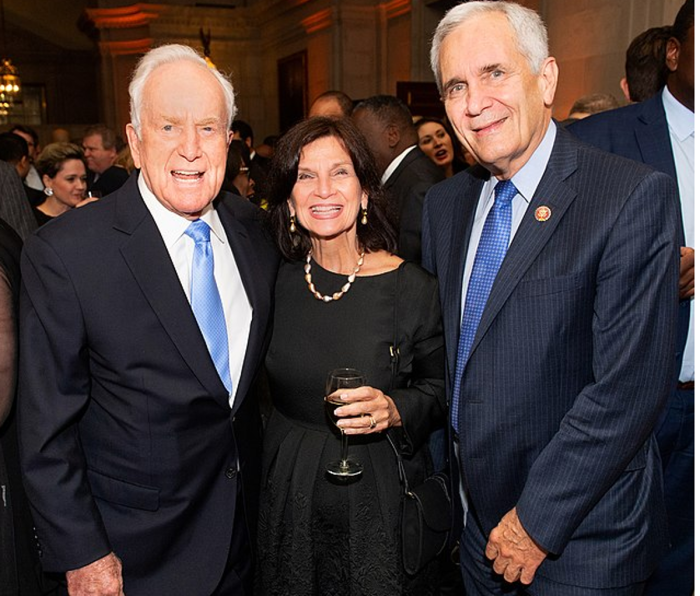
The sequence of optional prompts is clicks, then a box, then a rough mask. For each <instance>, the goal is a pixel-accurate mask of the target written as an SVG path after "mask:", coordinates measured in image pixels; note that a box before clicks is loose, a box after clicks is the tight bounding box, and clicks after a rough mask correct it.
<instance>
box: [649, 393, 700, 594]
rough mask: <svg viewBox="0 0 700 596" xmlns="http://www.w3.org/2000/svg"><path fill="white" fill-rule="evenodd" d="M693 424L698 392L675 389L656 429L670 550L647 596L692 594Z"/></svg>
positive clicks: (651, 583) (651, 580) (657, 571)
mask: <svg viewBox="0 0 700 596" xmlns="http://www.w3.org/2000/svg"><path fill="white" fill-rule="evenodd" d="M694 422H695V392H694V391H692V390H686V391H682V390H680V389H679V390H676V391H675V393H674V394H673V395H672V396H671V399H670V402H669V404H668V407H667V408H666V416H665V418H664V420H663V421H662V422H661V424H659V425H658V426H657V429H656V440H657V441H658V443H659V451H660V453H661V460H662V462H663V467H664V502H665V504H666V512H667V514H668V527H669V534H670V536H671V550H670V551H669V552H668V554H667V555H666V556H665V557H664V558H663V559H662V560H661V564H660V565H659V568H658V569H657V570H656V572H655V573H654V575H652V576H651V579H650V580H649V582H648V583H647V589H646V590H645V592H644V594H645V596H669V595H671V594H673V596H690V594H691V593H692V592H693V554H694V537H693V523H694V516H693V506H694V503H693V486H694V473H693V462H694V460H693V450H694V446H695V438H694V430H693V425H694Z"/></svg>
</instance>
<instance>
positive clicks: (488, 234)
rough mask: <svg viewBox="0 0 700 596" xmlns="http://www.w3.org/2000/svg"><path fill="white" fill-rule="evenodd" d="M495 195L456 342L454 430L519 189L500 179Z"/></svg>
mask: <svg viewBox="0 0 700 596" xmlns="http://www.w3.org/2000/svg"><path fill="white" fill-rule="evenodd" d="M494 193H495V198H494V202H493V207H491V211H489V214H488V215H487V216H486V221H485V222H484V229H483V231H482V232H481V239H480V240H479V247H478V248H477V249H476V257H475V258H474V266H473V267H472V273H471V277H470V278H469V287H468V288H467V297H466V299H465V301H464V314H463V315H462V327H461V329H460V332H459V343H458V344H457V366H456V368H455V379H454V383H453V386H454V391H453V393H452V407H451V409H450V421H451V422H452V427H453V428H454V429H455V430H459V397H460V395H459V394H460V390H461V386H462V377H463V376H464V368H465V367H466V366H467V360H468V359H469V352H470V351H471V348H472V343H473V342H474V336H475V335H476V330H477V328H478V327H479V322H480V321H481V315H482V314H483V312H484V307H485V306H486V301H487V300H488V299H489V294H491V286H493V281H494V279H496V274H497V273H498V270H499V269H500V268H501V263H502V262H503V259H504V257H505V256H506V251H507V250H508V243H509V242H510V225H511V220H512V213H513V208H512V201H513V197H514V196H515V195H517V194H518V190H517V189H516V188H515V186H513V183H512V182H511V181H510V180H501V181H500V182H499V183H498V184H496V188H495V190H494Z"/></svg>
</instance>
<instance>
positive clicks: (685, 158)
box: [570, 0, 695, 596]
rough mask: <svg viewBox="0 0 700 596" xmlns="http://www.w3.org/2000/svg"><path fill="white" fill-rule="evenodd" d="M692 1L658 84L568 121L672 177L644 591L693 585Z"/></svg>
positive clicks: (685, 590)
mask: <svg viewBox="0 0 700 596" xmlns="http://www.w3.org/2000/svg"><path fill="white" fill-rule="evenodd" d="M694 9H695V2H694V1H693V0H688V1H686V2H685V3H684V4H683V6H682V7H681V9H680V10H679V11H678V15H677V16H676V19H675V22H674V24H673V27H671V37H670V39H669V40H668V42H667V45H666V65H667V67H668V72H669V74H668V78H667V84H666V86H665V87H664V88H663V89H662V90H661V92H659V93H658V94H656V95H655V96H654V97H652V98H651V99H649V100H647V101H645V102H642V103H639V104H635V105H632V106H627V107H624V108H620V109H619V110H613V111H611V112H608V113H606V114H601V115H600V116H595V117H591V118H588V119H586V120H585V121H582V122H580V123H577V124H575V125H572V127H571V129H570V130H571V132H573V133H574V134H575V135H577V136H578V137H579V138H581V139H582V140H584V141H586V142H588V143H591V144H592V145H595V146H596V147H600V148H601V149H604V150H606V151H610V152H611V153H615V154H617V155H622V156H624V157H628V158H630V159H634V160H635V161H640V162H642V163H646V164H648V165H650V166H652V167H654V168H656V169H657V170H659V171H661V172H665V173H666V174H668V175H669V176H671V177H672V178H674V179H675V180H676V182H677V184H678V189H679V191H680V199H681V212H682V215H683V237H684V242H683V246H682V247H681V253H680V267H681V277H680V285H679V299H680V301H679V313H678V331H677V333H678V335H677V342H676V358H677V361H676V363H677V367H678V368H677V371H676V372H677V377H676V378H677V379H678V384H677V386H676V387H674V388H673V390H672V391H671V395H670V399H669V401H668V403H667V405H666V409H665V411H664V412H663V414H662V415H661V417H660V419H659V422H658V424H657V428H656V436H657V440H658V442H659V447H660V450H661V458H662V461H663V465H664V500H665V502H666V509H667V513H668V517H669V528H670V531H671V550H670V551H669V553H668V554H667V555H666V557H665V558H664V559H663V561H662V562H661V565H660V566H659V569H658V570H657V572H656V573H655V574H654V576H653V577H652V579H651V581H650V582H649V585H648V586H647V590H646V592H645V594H648V595H652V594H653V595H658V596H665V595H666V594H685V595H689V594H690V593H691V592H692V591H693V585H694V578H693V561H694V554H695V541H694V528H693V526H694V508H695V501H694V499H693V487H694V483H695V477H694V460H695V457H694V451H695V438H694V437H695V431H694V427H695V358H694V355H695V337H694V333H693V329H694V325H693V310H694V307H693V302H694V300H695V248H694V247H695V114H694V112H695V76H694V70H695V51H694V50H695V42H694V37H695V16H694Z"/></svg>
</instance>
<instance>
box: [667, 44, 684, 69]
mask: <svg viewBox="0 0 700 596" xmlns="http://www.w3.org/2000/svg"><path fill="white" fill-rule="evenodd" d="M680 55H681V42H680V41H678V40H677V39H676V38H675V37H670V38H669V39H668V41H667V42H666V66H667V67H668V69H669V70H670V71H671V72H676V71H677V70H678V58H679V57H680Z"/></svg>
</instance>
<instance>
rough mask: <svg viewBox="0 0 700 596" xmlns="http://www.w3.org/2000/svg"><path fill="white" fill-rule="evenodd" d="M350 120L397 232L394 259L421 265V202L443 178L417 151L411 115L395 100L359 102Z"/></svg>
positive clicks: (380, 97) (376, 98) (383, 98)
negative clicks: (376, 174)
mask: <svg viewBox="0 0 700 596" xmlns="http://www.w3.org/2000/svg"><path fill="white" fill-rule="evenodd" d="M352 119H353V121H354V122H355V124H356V125H357V127H358V128H359V129H360V131H361V132H362V134H363V135H364V136H365V138H366V139H367V142H368V143H369V147H370V149H371V150H372V153H373V154H374V160H375V161H376V163H377V168H378V169H379V171H380V172H382V184H383V185H384V188H386V189H387V192H388V193H389V197H390V204H391V209H392V211H393V215H394V216H395V219H396V223H397V227H398V231H399V249H398V255H399V256H400V257H401V258H403V259H406V260H407V261H414V262H416V263H420V261H421V225H422V214H423V200H424V199H425V193H426V192H427V191H428V189H429V188H430V187H431V186H433V184H436V183H437V182H440V181H441V180H444V179H445V174H444V173H443V172H442V170H441V169H440V168H438V167H437V166H436V165H435V164H434V163H433V162H432V161H431V160H430V159H429V158H428V157H426V156H425V153H423V151H421V149H420V147H418V133H417V132H416V130H415V128H414V127H413V120H412V118H411V112H410V110H409V109H408V106H406V104H405V103H403V102H402V101H401V100H400V99H399V98H398V97H394V96H393V95H375V96H373V97H370V98H368V99H365V100H364V101H361V102H360V103H359V104H358V105H357V106H355V109H354V110H353V113H352Z"/></svg>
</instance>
